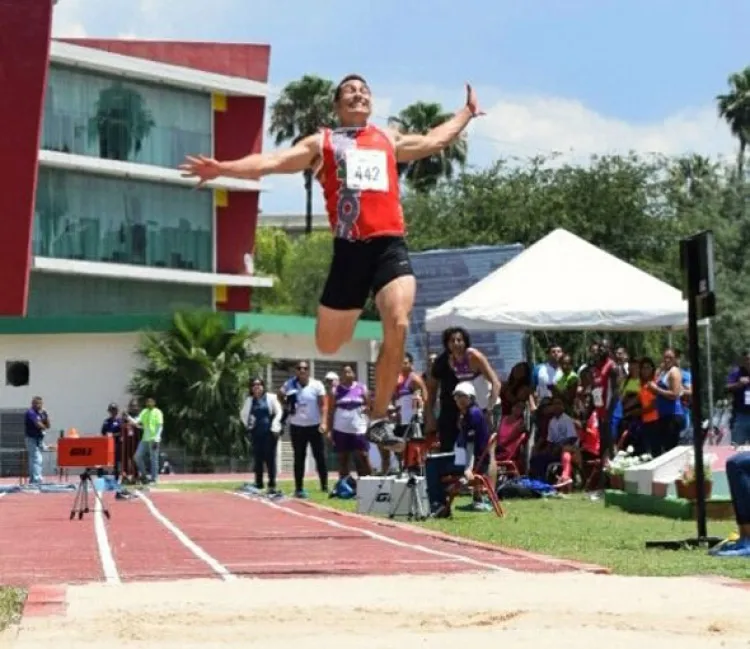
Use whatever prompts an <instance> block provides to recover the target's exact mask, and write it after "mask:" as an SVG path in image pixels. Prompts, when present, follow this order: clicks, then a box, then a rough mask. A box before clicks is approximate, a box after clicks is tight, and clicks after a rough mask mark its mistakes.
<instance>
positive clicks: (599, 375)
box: [591, 358, 615, 421]
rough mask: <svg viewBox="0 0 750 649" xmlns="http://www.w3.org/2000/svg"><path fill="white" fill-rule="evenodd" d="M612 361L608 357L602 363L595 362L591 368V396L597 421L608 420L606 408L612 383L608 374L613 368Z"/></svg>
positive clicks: (610, 396) (608, 403)
mask: <svg viewBox="0 0 750 649" xmlns="http://www.w3.org/2000/svg"><path fill="white" fill-rule="evenodd" d="M614 364H615V363H614V361H613V360H612V359H611V358H608V359H607V360H606V361H605V362H604V363H603V364H602V365H599V364H596V365H594V367H593V368H592V375H593V383H594V384H593V386H592V389H591V397H592V399H593V401H594V408H596V414H597V415H598V417H599V421H602V420H605V421H609V414H608V412H607V411H608V409H609V405H610V401H611V400H612V383H611V378H610V375H611V373H612V370H613V368H614Z"/></svg>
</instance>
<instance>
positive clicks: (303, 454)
mask: <svg viewBox="0 0 750 649" xmlns="http://www.w3.org/2000/svg"><path fill="white" fill-rule="evenodd" d="M279 398H280V399H282V400H283V402H284V405H285V408H286V409H287V410H288V413H289V437H290V438H291V440H292V450H293V452H294V496H295V498H307V492H306V491H305V488H304V481H305V460H306V459H307V447H308V446H309V447H310V450H311V451H312V455H313V458H314V459H315V467H316V469H317V471H318V478H319V479H320V490H321V491H323V492H326V493H327V492H328V467H327V466H326V454H325V437H326V434H327V423H328V399H327V392H326V388H325V386H324V385H323V383H321V382H320V381H318V380H317V379H314V378H312V377H311V376H310V365H309V364H308V363H307V362H306V361H300V362H299V363H297V367H296V372H295V376H293V377H292V378H291V379H289V380H288V381H287V382H286V383H284V385H283V386H282V387H281V389H280V390H279Z"/></svg>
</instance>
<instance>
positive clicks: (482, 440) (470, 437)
mask: <svg viewBox="0 0 750 649" xmlns="http://www.w3.org/2000/svg"><path fill="white" fill-rule="evenodd" d="M453 398H454V400H455V402H456V408H457V410H458V412H459V413H460V419H459V433H458V437H457V439H456V446H455V454H456V455H455V463H456V466H462V467H464V478H466V480H467V481H469V482H470V481H472V480H473V479H474V475H475V474H479V475H487V474H488V473H489V470H490V460H491V457H492V453H493V451H494V449H490V448H488V444H489V441H490V431H489V428H488V426H487V417H486V416H485V414H486V413H484V412H483V411H482V409H481V408H480V407H479V406H478V405H477V402H476V390H475V389H474V385H473V384H472V383H470V382H469V381H463V382H461V383H459V384H458V385H457V386H456V387H455V389H454V390H453ZM472 507H473V508H474V510H475V511H489V510H490V509H491V507H490V506H489V504H488V503H485V502H484V501H483V500H482V496H481V492H480V491H479V490H478V489H475V491H474V494H473V503H472Z"/></svg>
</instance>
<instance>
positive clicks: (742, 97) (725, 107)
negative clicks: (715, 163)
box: [716, 66, 750, 180]
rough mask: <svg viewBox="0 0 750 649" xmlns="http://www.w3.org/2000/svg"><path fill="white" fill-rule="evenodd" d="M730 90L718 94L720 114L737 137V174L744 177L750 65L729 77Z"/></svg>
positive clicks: (749, 131)
mask: <svg viewBox="0 0 750 649" xmlns="http://www.w3.org/2000/svg"><path fill="white" fill-rule="evenodd" d="M728 83H729V92H728V93H726V94H724V95H718V96H717V97H716V102H717V104H718V108H719V116H720V117H722V118H723V119H724V120H726V122H727V124H729V128H730V130H731V131H732V135H734V136H735V137H736V138H737V141H738V142H739V144H740V150H739V152H738V154H737V175H738V176H739V178H740V180H742V179H743V178H744V169H745V150H746V149H747V145H748V142H750V66H748V67H746V68H745V69H744V70H742V72H736V73H734V74H733V75H731V76H730V77H729V81H728Z"/></svg>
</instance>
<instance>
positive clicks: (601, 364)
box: [589, 339, 619, 480]
mask: <svg viewBox="0 0 750 649" xmlns="http://www.w3.org/2000/svg"><path fill="white" fill-rule="evenodd" d="M589 349H590V352H591V359H592V365H591V377H592V387H591V397H592V399H593V401H594V408H595V409H596V418H597V420H598V421H599V436H600V440H601V447H600V453H601V458H600V459H601V461H602V467H605V466H606V465H607V464H608V463H609V460H610V458H611V457H612V452H613V449H614V439H613V438H614V436H613V434H612V430H611V422H612V415H613V413H614V409H615V406H616V405H617V399H618V396H617V384H618V378H619V377H618V371H617V366H616V365H615V362H614V361H613V360H612V358H611V355H610V343H609V341H608V340H606V339H602V340H601V341H600V342H598V343H593V344H592V345H591V347H590V348H589ZM602 480H604V472H602Z"/></svg>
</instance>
